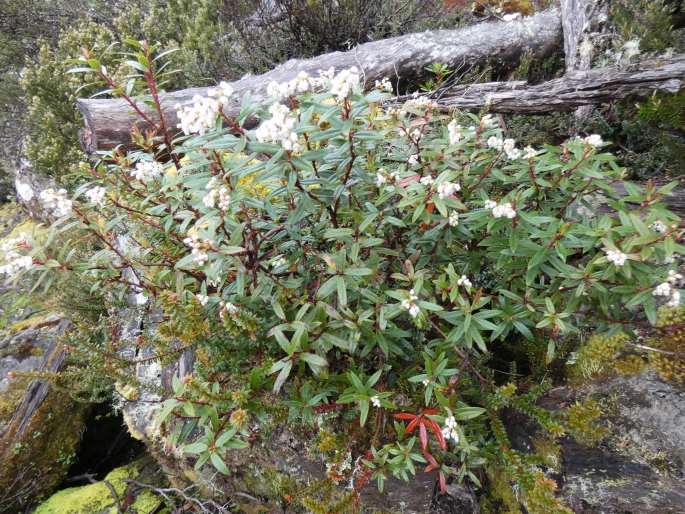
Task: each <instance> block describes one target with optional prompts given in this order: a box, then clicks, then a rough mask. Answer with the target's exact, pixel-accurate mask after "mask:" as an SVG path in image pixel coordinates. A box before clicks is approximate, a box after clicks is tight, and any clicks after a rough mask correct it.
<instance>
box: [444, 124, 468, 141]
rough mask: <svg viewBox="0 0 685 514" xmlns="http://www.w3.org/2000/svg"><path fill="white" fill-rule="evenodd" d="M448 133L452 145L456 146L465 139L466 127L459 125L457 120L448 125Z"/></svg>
mask: <svg viewBox="0 0 685 514" xmlns="http://www.w3.org/2000/svg"><path fill="white" fill-rule="evenodd" d="M447 133H448V135H449V140H450V144H451V145H456V144H457V143H458V142H459V141H461V140H462V139H463V138H464V127H462V126H461V125H459V123H457V120H452V121H450V122H449V124H448V125H447Z"/></svg>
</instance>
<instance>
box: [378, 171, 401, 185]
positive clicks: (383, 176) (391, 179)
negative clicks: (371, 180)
mask: <svg viewBox="0 0 685 514" xmlns="http://www.w3.org/2000/svg"><path fill="white" fill-rule="evenodd" d="M399 178H400V174H399V173H398V172H396V171H392V172H387V171H385V168H378V171H377V172H376V186H378V187H381V186H382V185H383V184H392V183H395V182H397V181H398V180H399Z"/></svg>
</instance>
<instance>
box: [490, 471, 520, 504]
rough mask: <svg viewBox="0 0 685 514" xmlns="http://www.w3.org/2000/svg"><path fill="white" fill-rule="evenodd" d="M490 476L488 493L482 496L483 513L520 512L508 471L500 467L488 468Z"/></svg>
mask: <svg viewBox="0 0 685 514" xmlns="http://www.w3.org/2000/svg"><path fill="white" fill-rule="evenodd" d="M486 473H487V477H488V487H487V494H486V495H484V496H482V497H481V500H480V509H481V512H482V513H483V514H520V513H521V509H520V507H519V502H518V500H517V499H516V495H515V494H514V491H513V489H512V487H511V481H510V480H509V478H508V476H507V474H506V472H505V471H504V470H503V469H502V468H499V467H495V466H490V467H488V468H487V469H486Z"/></svg>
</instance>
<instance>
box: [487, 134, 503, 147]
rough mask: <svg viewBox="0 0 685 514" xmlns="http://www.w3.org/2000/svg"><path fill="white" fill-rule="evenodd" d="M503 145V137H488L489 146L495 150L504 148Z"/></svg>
mask: <svg viewBox="0 0 685 514" xmlns="http://www.w3.org/2000/svg"><path fill="white" fill-rule="evenodd" d="M503 145H504V141H503V140H502V138H501V137H497V136H490V137H489V138H488V146H489V147H490V148H494V149H495V150H502V146H503Z"/></svg>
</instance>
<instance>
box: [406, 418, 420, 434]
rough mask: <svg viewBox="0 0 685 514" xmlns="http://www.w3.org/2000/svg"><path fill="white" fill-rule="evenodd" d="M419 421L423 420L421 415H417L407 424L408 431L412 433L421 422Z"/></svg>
mask: <svg viewBox="0 0 685 514" xmlns="http://www.w3.org/2000/svg"><path fill="white" fill-rule="evenodd" d="M419 421H421V416H416V417H415V418H414V419H413V420H411V422H410V423H409V424H408V425H407V433H409V434H411V433H412V432H413V431H414V429H415V428H416V425H417V424H418V423H419ZM421 426H423V425H421Z"/></svg>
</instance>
